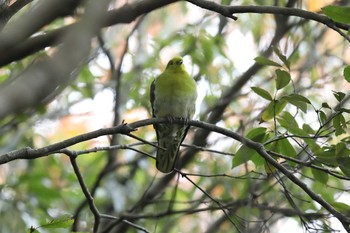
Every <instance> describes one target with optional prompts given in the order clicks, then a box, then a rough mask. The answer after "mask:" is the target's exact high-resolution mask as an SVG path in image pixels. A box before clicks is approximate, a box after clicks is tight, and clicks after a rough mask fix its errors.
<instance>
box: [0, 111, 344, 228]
mask: <svg viewBox="0 0 350 233" xmlns="http://www.w3.org/2000/svg"><path fill="white" fill-rule="evenodd" d="M156 123H158V124H160V123H170V122H169V121H168V120H167V119H157V118H152V119H146V120H141V121H137V122H133V123H130V124H121V125H118V126H117V127H113V128H106V129H100V130H97V131H93V132H90V133H87V134H83V135H79V136H76V137H73V138H70V139H67V140H65V141H62V142H59V143H56V144H53V145H51V146H48V147H44V148H41V149H37V150H35V149H30V150H24V151H27V153H23V152H19V151H14V152H9V153H7V154H5V155H1V156H0V164H3V163H5V162H9V161H12V160H15V159H20V158H22V159H23V158H26V159H34V158H38V157H42V156H46V155H49V154H51V153H54V152H55V151H57V150H59V149H62V148H65V147H67V146H71V145H74V144H77V143H79V142H82V141H86V140H90V139H92V138H95V137H99V136H103V135H108V134H114V133H121V134H129V133H130V132H131V131H133V130H135V129H137V128H140V127H143V126H146V125H151V124H156ZM173 123H175V124H184V123H185V121H184V120H183V119H173ZM187 124H188V125H190V126H195V127H198V128H202V129H204V130H207V131H210V132H216V133H220V134H222V135H225V136H227V137H230V138H232V139H234V140H236V141H239V142H241V143H242V144H243V145H246V146H248V147H249V148H251V149H253V150H255V151H257V152H258V153H259V154H260V156H261V157H263V158H264V159H265V160H266V161H267V162H268V163H269V164H270V165H272V166H274V167H275V168H276V169H277V170H278V171H280V172H281V173H283V174H284V175H285V176H286V177H288V179H289V180H290V181H292V182H293V183H294V184H296V185H297V186H298V187H300V188H301V189H302V190H303V191H304V192H305V193H307V194H308V195H309V196H310V197H311V198H312V199H313V200H314V201H316V202H317V203H319V204H320V205H321V206H322V207H324V208H325V209H326V210H328V211H329V212H330V213H331V214H332V215H333V216H334V217H336V218H337V219H338V220H339V221H340V222H341V223H342V224H343V227H344V229H346V230H347V231H350V226H349V224H350V218H349V217H347V216H345V215H343V214H342V213H340V212H339V211H337V210H336V209H335V208H334V207H333V206H332V205H330V204H329V203H328V202H327V201H326V200H324V199H323V198H322V197H321V196H320V195H318V194H316V193H315V192H313V191H312V190H311V189H310V188H309V187H308V186H307V185H306V184H305V183H304V182H302V181H301V180H300V179H298V178H297V177H296V176H294V175H293V173H292V172H291V171H289V170H288V169H287V168H286V167H285V166H283V165H282V164H280V163H278V161H276V160H275V159H274V158H273V157H272V156H271V155H269V153H268V152H267V150H266V149H265V148H264V146H263V145H262V144H261V143H257V142H254V141H252V140H250V139H247V138H245V137H243V136H241V135H239V134H237V133H235V132H233V131H231V130H228V129H225V128H221V127H218V126H216V125H212V124H208V123H205V122H201V121H194V120H189V121H188V122H187ZM29 152H31V153H29ZM13 155H16V156H13ZM168 177H172V176H170V175H169V176H168ZM170 179H171V178H170ZM163 182H166V180H164V181H163Z"/></svg>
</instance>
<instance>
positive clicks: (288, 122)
mask: <svg viewBox="0 0 350 233" xmlns="http://www.w3.org/2000/svg"><path fill="white" fill-rule="evenodd" d="M277 121H278V123H280V125H281V126H282V127H283V128H285V129H286V130H288V131H289V132H291V133H293V134H297V135H301V136H306V135H307V134H306V133H305V132H304V131H303V130H301V129H300V128H299V125H298V123H297V122H296V120H295V117H294V116H292V115H291V114H290V113H289V112H283V113H282V114H281V115H280V116H279V117H277Z"/></svg>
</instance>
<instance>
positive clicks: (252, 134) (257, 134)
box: [245, 127, 267, 142]
mask: <svg viewBox="0 0 350 233" xmlns="http://www.w3.org/2000/svg"><path fill="white" fill-rule="evenodd" d="M266 130H267V129H266V128H265V127H258V128H253V129H252V130H250V131H249V132H248V133H247V134H246V136H245V137H246V138H248V139H250V140H252V141H254V142H263V141H264V139H265V136H266Z"/></svg>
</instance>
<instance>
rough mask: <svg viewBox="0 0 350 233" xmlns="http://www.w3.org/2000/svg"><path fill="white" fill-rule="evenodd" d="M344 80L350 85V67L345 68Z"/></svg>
mask: <svg viewBox="0 0 350 233" xmlns="http://www.w3.org/2000/svg"><path fill="white" fill-rule="evenodd" d="M343 74H344V78H345V80H346V81H348V83H350V66H346V67H345V68H344V73H343Z"/></svg>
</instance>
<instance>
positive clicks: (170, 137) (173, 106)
mask: <svg viewBox="0 0 350 233" xmlns="http://www.w3.org/2000/svg"><path fill="white" fill-rule="evenodd" d="M196 99H197V84H196V82H195V80H194V79H193V78H192V77H191V76H190V75H189V74H188V73H187V71H186V69H185V66H184V64H183V58H182V57H180V56H175V57H174V58H172V59H171V60H170V61H169V62H168V64H167V66H166V68H165V70H164V71H163V73H161V74H160V75H159V76H158V77H156V78H155V79H154V80H153V82H152V84H151V87H150V101H151V106H152V116H153V117H154V118H167V119H168V120H169V121H170V122H171V121H172V119H174V118H182V119H184V120H185V121H184V122H185V123H184V124H181V125H178V124H172V123H171V124H154V125H153V127H154V129H155V131H156V135H157V142H158V147H157V154H156V167H157V169H158V170H159V171H160V172H163V173H170V172H172V171H173V170H174V166H175V163H176V160H177V157H178V153H179V148H180V145H181V143H182V141H183V140H184V139H185V137H186V134H187V131H188V129H189V125H187V123H186V122H187V121H188V120H189V119H192V118H193V115H194V113H195V109H196Z"/></svg>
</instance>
